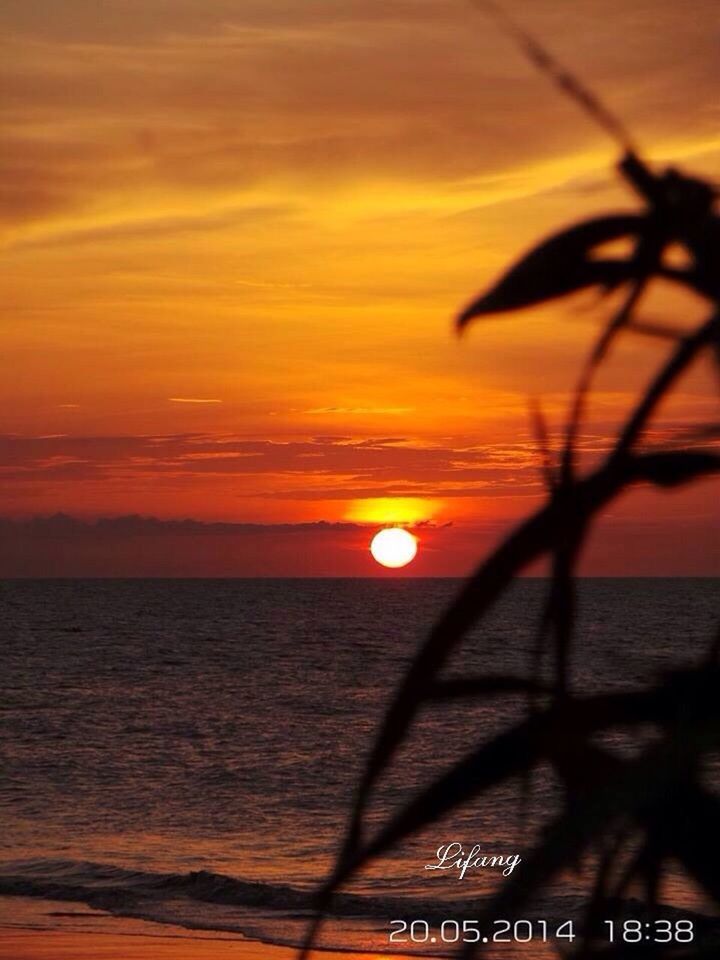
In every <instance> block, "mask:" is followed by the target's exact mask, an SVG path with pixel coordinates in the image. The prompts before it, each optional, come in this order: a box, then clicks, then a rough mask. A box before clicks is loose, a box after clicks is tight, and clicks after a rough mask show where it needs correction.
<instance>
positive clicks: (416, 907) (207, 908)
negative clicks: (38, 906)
mask: <svg viewBox="0 0 720 960" xmlns="http://www.w3.org/2000/svg"><path fill="white" fill-rule="evenodd" d="M0 896H22V897H34V898H39V899H43V900H54V901H64V902H75V903H83V904H86V905H87V906H89V907H91V908H93V909H96V910H102V911H105V912H106V913H108V914H110V915H112V916H115V917H126V918H134V919H140V920H147V921H152V922H154V923H160V924H172V925H173V926H176V927H183V928H185V929H187V930H195V931H212V932H214V933H232V934H240V935H242V936H244V937H246V938H248V939H252V940H259V941H262V942H264V943H270V944H281V945H286V946H298V945H299V943H300V942H301V940H302V935H303V931H304V929H305V925H306V921H307V918H308V916H309V915H310V914H311V913H312V910H313V893H312V891H308V890H302V889H299V888H296V887H292V886H289V885H284V884H270V883H261V882H257V881H252V880H242V879H237V878H234V877H229V876H225V875H223V874H218V873H212V872H210V871H206V870H198V871H191V872H188V873H154V872H149V871H142V870H130V869H127V868H123V867H118V866H113V865H111V864H102V863H95V862H91V861H75V860H43V859H37V860H23V861H18V860H16V861H10V862H5V863H0ZM581 904H582V901H581V900H580V898H578V897H574V896H554V897H553V898H552V900H551V901H550V902H546V903H545V904H544V905H539V906H538V907H537V908H536V909H534V910H530V911H527V912H525V914H524V915H525V916H526V917H527V918H528V919H532V918H533V917H536V918H538V919H547V920H551V919H557V920H558V921H560V919H561V918H562V919H568V918H570V917H571V916H575V917H577V915H578V911H579V908H580V906H581ZM636 906H637V905H636ZM623 907H624V911H627V915H628V916H632V915H633V903H632V902H630V901H627V902H625V904H624V905H623ZM481 909H482V901H481V900H480V899H479V898H477V897H474V898H472V899H463V900H452V901H449V900H442V901H439V900H438V899H436V898H433V899H432V900H430V899H428V900H425V899H423V898H415V897H374V896H371V895H365V894H356V893H341V894H338V895H336V896H335V897H334V898H333V900H332V902H331V904H330V906H329V910H328V914H329V916H330V917H332V918H333V919H334V920H335V921H343V922H342V927H341V928H340V926H339V925H338V924H337V923H336V924H335V928H336V929H335V930H333V925H332V924H331V927H330V930H329V932H328V933H326V937H325V940H324V941H323V942H322V944H321V946H322V947H325V948H326V949H333V950H351V949H352V950H354V949H362V950H364V951H366V952H375V951H378V952H384V953H387V952H388V949H387V935H386V932H385V931H386V930H387V922H388V919H389V918H393V919H397V920H408V921H410V920H412V919H416V918H424V919H425V920H427V921H428V922H429V923H431V924H432V923H433V921H435V922H437V923H439V922H440V921H442V920H443V919H446V918H448V917H453V918H455V919H458V920H463V919H472V918H475V917H477V916H478V913H479V912H480V911H481ZM635 915H636V916H637V912H635ZM662 916H664V917H666V918H672V917H689V916H694V917H695V918H696V919H697V920H698V921H699V922H700V924H701V925H702V926H703V927H704V928H705V930H706V931H707V930H708V926H710V927H712V928H713V929H712V932H713V933H715V934H716V935H717V933H718V929H719V927H720V924H719V923H718V921H717V920H716V919H715V918H707V917H700V916H698V915H697V914H692V913H689V912H687V911H679V910H677V909H675V908H672V907H663V908H662ZM381 929H382V931H383V935H382V938H381V939H378V936H379V934H380V931H381ZM373 933H374V936H372V934H373ZM404 952H405V953H407V951H404Z"/></svg>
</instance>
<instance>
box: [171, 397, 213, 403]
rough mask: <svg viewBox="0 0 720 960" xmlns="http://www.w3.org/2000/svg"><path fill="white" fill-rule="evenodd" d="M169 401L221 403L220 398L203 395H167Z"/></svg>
mask: <svg viewBox="0 0 720 960" xmlns="http://www.w3.org/2000/svg"><path fill="white" fill-rule="evenodd" d="M168 402H169V403H222V400H215V399H207V398H203V397H168Z"/></svg>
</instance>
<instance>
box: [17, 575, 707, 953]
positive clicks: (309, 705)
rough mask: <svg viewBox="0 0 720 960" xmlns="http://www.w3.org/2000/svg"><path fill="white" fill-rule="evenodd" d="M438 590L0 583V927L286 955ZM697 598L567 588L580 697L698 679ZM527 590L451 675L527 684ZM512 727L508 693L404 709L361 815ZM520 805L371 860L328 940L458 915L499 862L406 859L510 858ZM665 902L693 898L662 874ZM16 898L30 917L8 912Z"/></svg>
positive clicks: (564, 884) (521, 823)
mask: <svg viewBox="0 0 720 960" xmlns="http://www.w3.org/2000/svg"><path fill="white" fill-rule="evenodd" d="M458 587H459V583H458V582H456V581H451V580H413V579H406V580H402V579H388V580H380V579H378V580H183V581H177V580H175V581H169V580H168V581H162V580H127V581H121V580H117V581H101V580H94V581H93V580H86V581H68V580H53V581H11V582H6V583H4V584H3V585H2V588H1V590H0V635H1V636H2V637H3V638H4V639H3V643H2V653H1V654H0V711H1V712H0V719H1V721H2V780H1V782H0V819H1V827H2V829H1V830H0V894H3V895H4V896H3V897H2V901H1V909H0V922H2V923H6V924H12V923H20V922H22V924H23V925H33V924H36V925H41V926H42V927H43V928H45V929H50V928H53V927H55V926H61V927H62V928H63V929H68V928H72V929H78V930H80V929H99V928H101V926H102V923H103V922H104V919H105V918H107V917H128V918H142V919H144V920H146V921H150V922H152V923H153V924H157V928H158V929H159V930H160V929H165V928H166V927H165V925H173V927H175V928H182V929H183V930H184V931H185V935H187V936H200V935H207V934H208V933H210V934H218V935H219V934H220V933H222V934H227V935H231V936H237V937H239V938H249V939H256V940H262V941H265V942H268V943H287V944H296V943H298V942H299V938H300V937H301V935H302V930H303V928H304V925H305V922H306V918H307V915H308V911H309V908H310V905H311V901H310V893H311V891H312V890H313V889H314V888H315V887H316V886H317V885H318V883H319V882H320V880H321V879H322V878H323V877H324V876H325V874H326V873H327V871H328V869H329V866H330V864H331V862H332V858H333V856H334V854H335V852H336V849H337V845H338V842H339V839H340V836H341V834H342V830H343V827H344V825H345V823H346V818H347V813H348V806H349V802H350V798H351V796H352V792H353V787H354V784H355V782H356V781H357V778H358V777H359V775H360V773H361V770H362V768H363V764H364V760H365V757H366V754H367V751H368V749H369V746H370V744H371V742H372V737H373V736H374V733H375V731H376V730H377V727H378V724H379V722H380V720H381V717H382V714H383V710H384V708H385V706H386V705H387V703H388V701H389V698H390V697H391V695H392V693H393V691H394V689H395V687H396V685H397V683H398V682H399V680H400V678H401V676H402V674H403V672H404V670H405V669H406V667H407V664H408V663H409V660H410V658H411V656H412V653H413V651H414V650H415V649H416V648H417V646H418V644H419V642H420V640H421V639H422V637H423V634H424V633H425V631H426V630H427V628H428V626H429V625H430V624H431V623H432V622H433V620H434V619H435V618H436V617H437V615H438V614H439V613H440V612H441V611H442V609H443V608H444V607H445V605H446V604H447V603H448V602H449V601H450V600H451V598H452V596H453V595H454V594H455V593H456V591H457V589H458ZM717 587H718V584H717V582H716V581H707V580H684V579H683V580H588V581H584V582H582V583H581V585H580V614H579V627H578V643H577V646H576V648H575V651H574V654H573V678H574V683H575V685H576V687H577V689H579V690H582V691H585V692H594V691H598V690H621V689H628V688H630V687H634V686H637V685H638V684H642V683H645V682H649V681H651V680H652V679H654V678H655V677H656V676H657V675H658V674H660V673H662V672H663V671H667V670H669V669H671V668H674V667H676V666H678V665H682V664H690V663H694V662H695V661H696V660H697V659H698V658H699V657H701V656H702V653H703V651H704V649H705V646H706V644H707V642H708V639H709V638H710V637H711V636H712V634H713V631H714V629H715V619H716V615H717V609H716V604H717V596H718V590H717ZM544 589H545V587H544V584H543V582H542V581H537V580H523V581H518V582H517V583H516V585H515V586H514V588H513V590H512V591H511V593H510V594H509V595H508V597H507V598H506V599H505V600H503V602H502V603H501V604H500V605H499V607H498V608H497V610H496V611H495V612H494V614H493V615H492V617H491V618H490V619H489V620H488V621H487V622H486V623H484V624H483V626H482V627H481V628H479V629H477V630H476V631H475V632H474V633H472V634H471V635H470V636H469V637H468V640H467V642H466V643H465V644H464V645H463V647H462V649H461V650H460V651H459V652H458V654H457V655H455V656H454V657H453V658H452V660H451V662H450V670H449V672H451V673H452V674H453V675H467V674H468V673H473V674H478V673H481V672H482V673H501V674H507V673H522V672H524V671H526V670H527V666H528V663H529V661H530V657H531V651H532V648H533V644H534V639H535V629H536V624H537V618H538V613H539V610H540V606H541V602H542V598H543V594H544ZM524 711H525V705H524V703H523V700H522V699H521V698H519V697H504V698H502V699H495V700H492V701H485V702H483V703H482V704H472V705H471V704H469V703H467V702H464V703H462V704H457V705H454V706H453V707H443V708H440V707H432V708H429V709H427V710H426V711H424V713H423V715H422V716H421V718H420V720H419V722H418V723H417V724H416V726H415V728H414V731H413V735H412V737H411V738H410V741H409V743H408V744H407V746H406V747H405V748H404V749H403V750H402V751H401V753H400V755H399V756H398V758H397V762H396V764H395V765H394V766H393V769H392V770H391V772H390V773H389V775H388V776H387V777H386V778H385V779H384V780H383V782H382V784H381V786H380V787H379V789H378V791H377V795H376V799H375V802H374V805H373V811H372V819H373V822H377V823H379V822H381V821H383V820H384V819H386V818H387V816H388V815H389V813H390V812H391V811H393V810H396V809H399V807H400V806H401V805H402V804H403V803H404V802H405V801H407V800H408V799H409V798H410V797H411V796H412V795H413V794H414V793H415V792H416V791H417V789H418V788H419V787H420V785H421V784H423V783H425V782H427V780H428V778H430V777H431V776H432V775H434V774H437V773H438V772H440V771H441V770H443V769H445V768H446V767H447V765H448V764H450V763H451V762H452V761H453V759H457V758H459V757H460V756H462V754H463V753H464V752H465V751H466V750H468V749H470V748H471V747H472V746H473V745H476V744H477V743H478V742H479V741H481V740H484V739H488V738H489V737H491V736H492V735H493V734H494V733H497V732H499V731H500V730H501V729H503V728H504V727H505V726H506V725H507V724H509V723H512V722H513V721H514V720H519V719H520V718H522V717H523V716H524ZM520 793H521V792H520V789H519V785H518V784H517V783H513V784H509V785H507V786H505V787H503V788H502V789H497V790H494V791H493V792H492V793H490V794H488V795H486V796H485V797H484V798H483V799H482V800H481V801H480V802H478V803H477V804H476V805H475V806H473V807H472V808H468V809H465V810H462V811H460V812H458V813H456V814H454V815H453V816H452V817H450V818H448V819H447V820H446V821H444V822H443V823H441V824H436V825H434V826H433V827H432V828H429V829H427V830H425V831H423V832H422V833H421V834H419V835H417V836H416V837H414V838H413V839H412V840H411V841H408V842H406V843H405V844H403V845H402V846H401V847H400V848H398V849H396V850H394V851H393V852H392V853H391V854H388V855H387V856H385V857H383V858H382V859H381V860H380V861H378V862H377V863H375V864H373V865H372V867H371V868H370V869H368V870H366V871H365V872H364V873H363V874H362V875H361V876H359V877H358V878H356V879H355V880H354V881H353V883H352V884H351V885H349V886H348V888H347V889H346V892H345V894H344V895H343V897H342V898H340V900H339V901H338V903H337V904H336V912H337V914H338V916H337V918H336V919H334V920H333V922H331V923H329V924H328V926H327V927H326V929H325V931H324V933H323V938H324V939H323V943H324V945H326V946H332V947H335V948H342V949H357V950H376V951H379V952H383V953H386V954H388V953H392V952H393V949H395V950H396V951H397V950H399V949H400V948H399V947H393V945H391V944H389V942H388V934H389V929H390V927H389V921H390V920H391V919H393V918H406V919H407V918H412V917H429V918H430V919H433V918H435V919H439V918H442V917H453V916H465V917H467V916H472V911H473V909H474V906H475V905H477V904H479V903H480V902H481V901H482V899H483V898H484V897H486V896H487V895H488V894H489V893H490V892H492V890H494V889H495V888H496V887H497V885H498V883H499V881H500V879H501V877H500V875H499V871H498V869H493V868H492V867H488V868H486V869H482V870H474V871H469V872H468V873H467V874H466V876H465V878H464V879H462V880H460V879H459V878H458V876H457V872H451V871H428V870H425V869H424V867H425V865H426V864H429V863H432V862H436V857H435V851H436V850H437V847H438V846H439V845H440V844H443V843H448V842H462V843H463V844H464V845H465V846H466V847H467V848H470V847H471V846H472V845H473V844H475V843H478V844H480V845H481V846H482V851H483V853H485V854H488V855H503V856H509V855H512V854H514V853H521V852H522V849H523V847H524V845H525V843H526V841H527V840H528V839H529V838H531V837H532V836H533V835H534V832H536V831H537V829H538V828H539V825H540V824H541V823H542V822H543V820H544V819H545V818H546V817H547V816H549V815H550V814H551V813H552V811H553V810H555V809H557V806H558V790H557V785H556V784H555V783H554V782H553V781H552V778H551V777H550V776H549V775H541V776H540V777H539V778H537V780H536V781H535V782H534V784H533V790H532V795H531V799H530V801H529V804H528V806H527V809H525V808H524V807H523V806H522V804H521V802H520ZM584 882H585V880H584V878H583V876H582V875H579V876H572V877H567V878H562V879H561V880H560V881H559V882H558V883H557V884H556V885H554V886H553V888H552V889H551V890H548V891H547V895H546V900H545V902H544V903H541V904H540V905H539V906H538V907H537V910H538V914H537V915H538V916H548V917H551V918H555V919H557V920H560V919H562V918H563V917H566V916H570V914H571V913H572V911H573V910H574V909H576V907H577V904H578V903H579V902H580V901H581V900H582V898H583V896H584V895H585V891H584V886H583V884H584ZM664 895H665V897H666V898H667V900H668V901H669V902H672V903H675V904H676V905H680V906H682V905H690V906H696V898H695V895H694V894H693V892H692V890H690V889H689V888H688V886H687V884H684V883H683V881H682V878H679V877H678V878H676V879H673V878H671V881H670V883H669V885H668V888H667V889H666V890H665V891H664ZM22 897H25V898H33V899H34V900H35V902H36V905H37V904H39V905H40V906H42V904H46V905H47V909H46V910H45V911H44V912H43V911H42V910H40V912H38V910H35V911H34V912H32V913H30V914H28V915H27V916H26V915H25V913H24V912H23V909H21V905H22V904H23V903H24V902H25V901H23V900H21V899H20V898H22ZM59 902H61V903H65V904H66V905H67V908H66V909H58V903H59ZM19 918H21V919H19ZM413 949H417V950H418V951H422V949H430V950H431V952H433V953H438V954H440V953H442V952H443V950H441V949H440V948H439V947H438V948H434V947H433V948H430V946H429V944H426V945H425V947H424V948H423V947H422V946H421V945H417V944H416V945H415V947H413ZM403 952H409V946H408V944H407V943H405V944H404V945H403ZM445 952H448V950H445ZM541 952H542V951H541V950H540V949H539V948H538V952H537V954H536V955H537V956H540V955H541ZM525 955H529V954H527V953H526V954H525Z"/></svg>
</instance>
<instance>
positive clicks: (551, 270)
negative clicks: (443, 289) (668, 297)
mask: <svg viewBox="0 0 720 960" xmlns="http://www.w3.org/2000/svg"><path fill="white" fill-rule="evenodd" d="M648 230H649V221H648V219H647V218H646V217H644V216H642V215H639V214H619V215H616V216H610V217H600V218H597V219H594V220H588V221H584V222H583V223H580V224H577V225H576V226H574V227H571V228H570V229H569V230H563V231H562V233H558V234H555V235H554V236H551V237H550V238H549V239H548V240H546V241H545V242H544V243H541V244H540V246H538V247H535V248H534V249H533V250H531V251H530V253H528V254H526V255H525V256H524V257H523V258H522V259H521V260H520V261H519V262H518V263H517V264H515V266H514V267H511V269H510V270H509V271H508V272H507V273H506V274H505V275H504V276H503V277H502V278H501V279H500V281H499V282H498V283H497V284H496V285H495V286H494V287H493V288H492V289H491V290H489V291H488V292H487V293H485V294H483V295H482V296H480V297H478V298H477V299H475V300H473V301H472V302H471V303H470V304H469V305H468V306H467V307H466V308H465V309H464V310H463V311H462V312H461V313H460V315H459V317H458V319H457V325H458V327H459V329H463V328H464V327H465V326H466V325H467V323H468V322H469V321H470V320H472V319H473V318H474V317H479V316H481V315H483V314H489V313H501V312H504V311H506V310H517V309H520V308H521V307H531V306H534V305H536V304H538V303H542V302H544V301H545V300H550V299H552V298H554V297H560V296H564V295H566V294H569V293H574V292H576V291H578V290H581V289H583V288H585V287H589V286H594V285H600V286H603V287H605V288H606V289H612V288H614V287H616V286H618V285H619V284H621V283H624V282H626V281H628V280H632V279H633V278H634V277H635V276H636V274H637V266H636V264H634V263H633V262H632V261H625V260H612V259H611V260H601V259H592V257H591V253H592V251H593V249H594V248H595V247H598V246H600V245H601V244H603V243H608V242H610V241H612V240H618V239H620V238H622V237H629V238H634V239H639V238H641V237H642V236H643V235H645V234H646V233H647V231H648Z"/></svg>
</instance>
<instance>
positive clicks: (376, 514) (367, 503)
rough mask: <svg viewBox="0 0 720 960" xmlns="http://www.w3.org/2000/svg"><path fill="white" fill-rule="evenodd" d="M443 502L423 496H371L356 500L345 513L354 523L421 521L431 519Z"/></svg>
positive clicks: (409, 522) (347, 518)
mask: <svg viewBox="0 0 720 960" xmlns="http://www.w3.org/2000/svg"><path fill="white" fill-rule="evenodd" d="M441 506H442V504H441V503H440V502H439V501H437V500H426V499H425V498H423V497H370V498H368V499H367V500H355V501H353V503H352V504H351V506H350V508H349V509H348V510H347V511H346V513H345V519H346V520H350V521H351V522H353V523H376V524H377V525H378V526H380V525H381V524H392V523H408V524H413V523H421V522H422V521H423V520H431V519H432V518H433V517H434V516H435V514H436V513H437V512H438V511H439V509H440V507H441Z"/></svg>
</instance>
